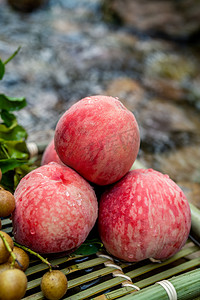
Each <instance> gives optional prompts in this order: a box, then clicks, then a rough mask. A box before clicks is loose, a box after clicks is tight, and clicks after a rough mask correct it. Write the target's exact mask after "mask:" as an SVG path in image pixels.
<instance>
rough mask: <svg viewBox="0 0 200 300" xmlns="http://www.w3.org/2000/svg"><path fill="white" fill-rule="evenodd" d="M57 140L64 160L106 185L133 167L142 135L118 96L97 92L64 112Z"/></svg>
mask: <svg viewBox="0 0 200 300" xmlns="http://www.w3.org/2000/svg"><path fill="white" fill-rule="evenodd" d="M54 140H55V148H56V151H57V153H58V155H59V157H60V159H61V161H62V162H63V163H64V164H66V165H68V166H70V167H72V168H73V169H75V170H76V171H77V172H78V173H79V174H81V175H82V176H83V177H84V178H85V179H87V180H89V181H91V182H93V183H95V184H98V185H107V184H111V183H113V182H116V181H117V180H119V179H120V178H122V177H123V176H124V175H125V174H126V173H127V172H128V171H129V169H130V168H131V166H132V164H133V162H134V161H135V159H136V157H137V154H138V151H139V144H140V135H139V128H138V124H137V121H136V119H135V117H134V115H133V113H132V112H130V111H129V110H128V109H126V108H125V106H124V105H123V104H122V103H121V102H120V101H119V100H117V99H116V98H113V97H108V96H102V95H97V96H91V97H87V98H84V99H82V100H80V101H78V102H77V103H75V104H74V105H73V106H72V107H71V108H69V109H68V110H67V111H66V112H65V113H64V115H63V116H62V117H61V118H60V120H59V121H58V124H57V126H56V131H55V139H54Z"/></svg>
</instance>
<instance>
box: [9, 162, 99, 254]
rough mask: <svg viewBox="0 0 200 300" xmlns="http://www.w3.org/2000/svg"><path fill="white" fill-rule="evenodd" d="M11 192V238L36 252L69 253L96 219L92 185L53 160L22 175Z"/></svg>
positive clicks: (86, 234)
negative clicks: (13, 198) (12, 193)
mask: <svg viewBox="0 0 200 300" xmlns="http://www.w3.org/2000/svg"><path fill="white" fill-rule="evenodd" d="M14 195H15V200H16V208H15V211H14V212H13V214H12V222H13V234H14V238H15V240H16V241H17V242H18V243H20V244H22V245H25V246H27V247H29V248H30V249H32V250H34V251H36V252H39V253H43V254H51V253H60V252H65V253H67V252H68V253H70V252H72V251H73V250H75V249H76V248H77V247H79V246H80V245H81V244H82V243H83V242H84V240H85V239H86V237H87V236H88V234H89V232H90V231H91V229H92V227H93V226H94V224H95V222H96V219H97V213H98V203H97V199H96V195H95V193H94V191H93V189H92V187H91V186H90V185H89V183H88V182H87V181H86V180H85V179H84V178H82V177H81V176H80V175H79V174H78V173H76V172H75V171H74V170H72V169H71V168H69V167H67V166H63V165H60V164H58V163H55V162H51V163H49V164H47V165H44V166H41V167H39V168H37V169H35V170H33V171H31V172H30V173H28V174H27V175H26V176H25V177H23V178H22V179H21V181H20V183H19V184H18V186H17V188H16V190H15V194H14Z"/></svg>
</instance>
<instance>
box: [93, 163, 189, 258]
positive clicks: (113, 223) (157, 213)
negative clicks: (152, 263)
mask: <svg viewBox="0 0 200 300" xmlns="http://www.w3.org/2000/svg"><path fill="white" fill-rule="evenodd" d="M98 226H99V233H100V237H101V239H102V242H103V244H104V246H105V248H106V249H107V251H108V252H109V253H111V254H112V255H114V256H116V257H118V258H120V259H123V260H126V261H130V262H133V261H140V260H143V259H146V258H154V259H159V260H163V259H166V258H169V257H170V256H172V255H174V254H175V253H176V252H178V251H179V250H180V249H181V248H182V247H183V245H184V244H185V242H186V240H187V238H188V235H189V231H190V226H191V213H190V207H189V204H188V201H187V199H186V197H185V195H184V194H183V192H182V190H181V189H180V188H179V187H178V185H176V183H175V182H173V181H172V180H171V179H170V178H169V177H168V175H163V174H162V173H160V172H157V171H155V170H152V169H147V170H144V169H138V170H133V171H130V172H128V173H127V174H126V175H125V176H124V177H123V178H122V179H121V180H120V181H119V182H118V183H116V184H114V185H113V186H112V187H110V189H109V190H107V191H106V192H105V193H104V194H103V195H102V197H101V200H100V207H99V221H98Z"/></svg>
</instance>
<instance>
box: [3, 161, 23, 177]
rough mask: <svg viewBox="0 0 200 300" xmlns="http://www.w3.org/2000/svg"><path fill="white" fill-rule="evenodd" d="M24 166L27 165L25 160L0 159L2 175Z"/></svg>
mask: <svg viewBox="0 0 200 300" xmlns="http://www.w3.org/2000/svg"><path fill="white" fill-rule="evenodd" d="M25 164H27V160H19V159H15V158H9V159H0V169H1V172H2V174H4V173H6V172H8V171H11V170H14V169H15V168H17V167H20V166H22V165H25Z"/></svg>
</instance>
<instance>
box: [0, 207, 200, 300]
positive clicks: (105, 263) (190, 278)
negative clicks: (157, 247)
mask: <svg viewBox="0 0 200 300" xmlns="http://www.w3.org/2000/svg"><path fill="white" fill-rule="evenodd" d="M197 212H198V213H199V210H196V218H197ZM192 213H193V211H192ZM193 221H194V220H193ZM195 221H196V219H195ZM197 221H198V222H199V219H198V220H197ZM2 225H3V226H2V230H4V231H5V232H7V233H8V234H10V235H11V236H12V223H11V220H10V219H4V220H2ZM195 225H196V227H195V226H194V223H193V228H194V231H195V229H196V228H197V229H198V230H199V229H200V224H199V223H198V224H197V223H195ZM198 230H197V231H198ZM197 235H198V232H197ZM191 238H192V237H191ZM192 239H193V238H192ZM50 262H51V263H52V264H53V265H59V269H60V270H61V271H63V272H64V274H66V276H67V278H68V291H67V293H66V295H65V297H64V298H63V299H68V300H69V299H71V300H78V299H94V300H104V299H124V300H125V299H127V300H128V299H134V297H135V299H148V300H153V299H155V300H156V299H163V300H165V299H170V298H169V297H168V295H167V292H166V291H165V289H164V288H163V287H162V286H161V285H160V284H158V283H157V282H158V281H161V280H163V279H168V280H169V281H170V282H171V283H172V284H173V286H174V287H175V289H176V292H177V296H178V297H177V299H192V300H193V299H200V247H199V245H198V241H197V244H195V243H194V240H191V239H190V238H189V239H188V241H187V243H186V245H185V246H184V248H183V249H181V250H180V251H179V252H178V253H177V254H176V255H174V256H173V257H171V258H169V259H168V260H166V261H164V262H162V263H158V262H152V261H150V260H145V261H142V262H138V263H127V262H122V261H119V260H116V259H114V258H113V257H111V256H109V255H108V254H107V253H106V252H104V253H103V252H101V253H100V252H98V253H96V254H92V255H89V256H81V255H72V256H70V257H69V256H68V257H62V258H57V259H54V260H50ZM47 269H48V267H47V265H45V264H44V263H41V261H40V260H38V259H35V257H31V261H30V266H29V268H28V269H27V270H26V274H27V277H28V289H27V292H26V295H25V297H24V298H23V299H31V300H39V299H45V298H44V297H43V296H42V293H41V290H40V281H41V277H42V275H43V274H44V273H45V272H46V271H47ZM138 289H140V291H138ZM136 297H137V298H136ZM171 299H176V298H171Z"/></svg>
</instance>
